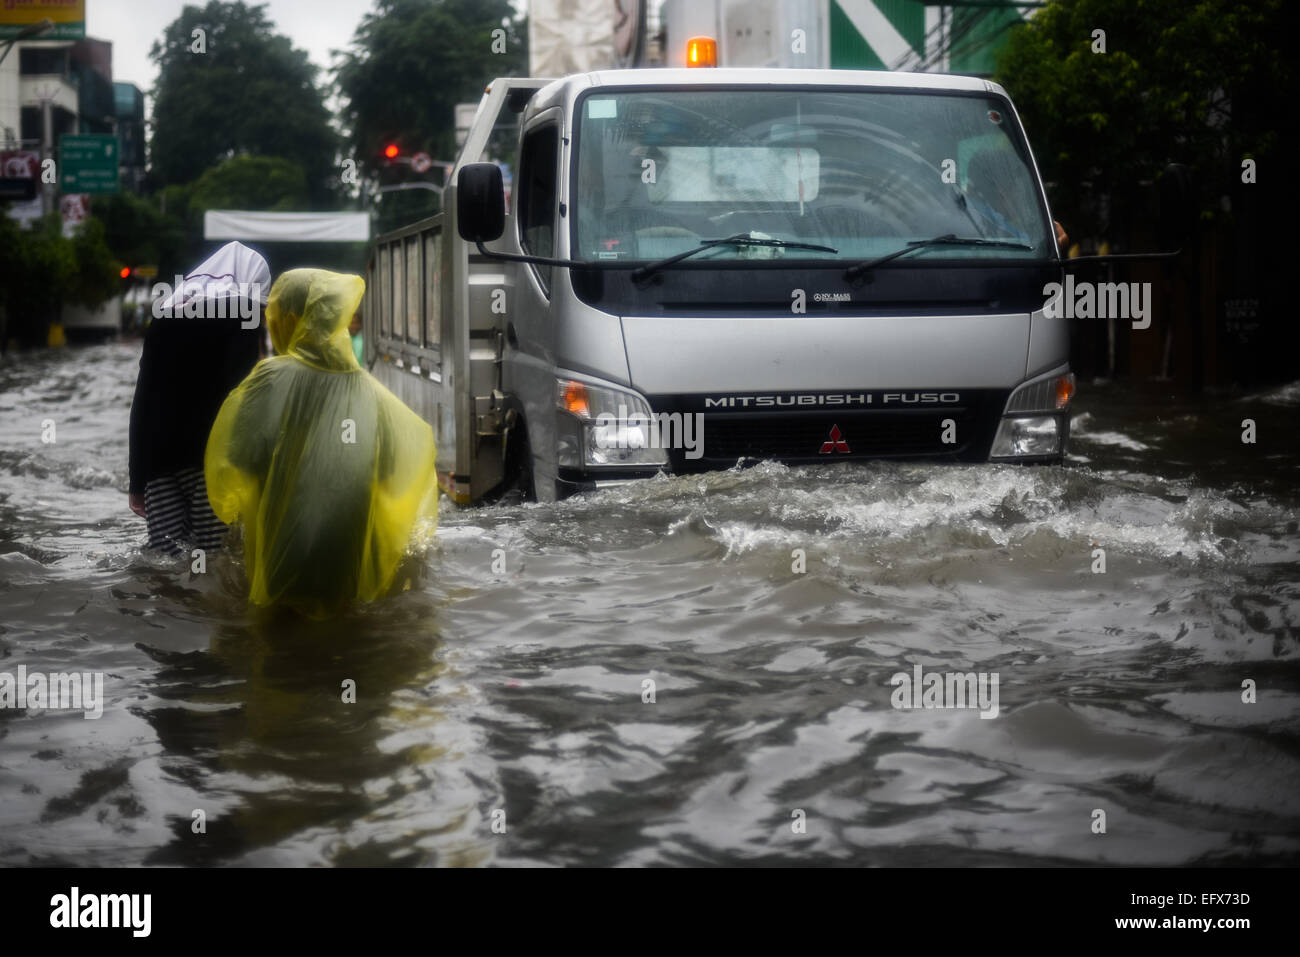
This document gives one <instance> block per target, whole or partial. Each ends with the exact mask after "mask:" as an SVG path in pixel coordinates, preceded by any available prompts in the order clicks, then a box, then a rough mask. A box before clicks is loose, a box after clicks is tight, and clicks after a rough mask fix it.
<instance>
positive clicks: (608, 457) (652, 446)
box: [556, 379, 668, 468]
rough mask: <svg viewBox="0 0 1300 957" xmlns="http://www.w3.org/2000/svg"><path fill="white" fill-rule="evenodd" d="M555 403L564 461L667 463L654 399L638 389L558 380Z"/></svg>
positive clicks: (637, 465)
mask: <svg viewBox="0 0 1300 957" xmlns="http://www.w3.org/2000/svg"><path fill="white" fill-rule="evenodd" d="M556 407H557V409H558V411H559V413H560V415H559V423H558V426H559V428H558V436H559V443H558V448H557V454H558V462H559V464H560V466H562V467H566V468H584V467H591V468H600V467H610V466H614V467H618V466H622V467H632V468H659V467H661V466H664V465H667V464H668V454H667V452H665V451H664V449H662V448H660V447H659V443H658V441H657V439H658V433H657V431H656V428H655V419H654V416H653V414H652V413H651V412H650V404H649V403H648V402H646V400H645V399H643V398H642V397H641V396H639V395H637V394H636V393H635V392H624V391H622V390H620V389H610V388H607V387H604V386H597V385H592V384H591V383H589V382H579V381H577V380H575V379H557V380H556Z"/></svg>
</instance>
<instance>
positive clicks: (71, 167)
mask: <svg viewBox="0 0 1300 957" xmlns="http://www.w3.org/2000/svg"><path fill="white" fill-rule="evenodd" d="M59 172H60V174H61V175H60V176H59V186H60V188H61V189H62V190H63V192H65V193H116V192H117V137H116V136H114V135H113V134H112V133H81V134H75V135H74V134H68V135H66V136H60V137H59Z"/></svg>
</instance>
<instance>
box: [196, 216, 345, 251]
mask: <svg viewBox="0 0 1300 957" xmlns="http://www.w3.org/2000/svg"><path fill="white" fill-rule="evenodd" d="M203 238H204V239H238V240H256V241H261V242H314V243H350V242H368V241H369V239H370V214H369V213H265V212H253V211H244V210H237V209H210V210H208V211H207V212H206V213H205V214H204V215H203Z"/></svg>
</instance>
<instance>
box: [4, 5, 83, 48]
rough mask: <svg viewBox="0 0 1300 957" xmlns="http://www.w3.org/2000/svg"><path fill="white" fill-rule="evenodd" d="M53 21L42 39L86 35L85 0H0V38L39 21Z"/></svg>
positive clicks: (18, 31)
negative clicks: (51, 26)
mask: <svg viewBox="0 0 1300 957" xmlns="http://www.w3.org/2000/svg"><path fill="white" fill-rule="evenodd" d="M42 20H51V21H53V22H54V29H53V30H51V31H50V32H49V33H42V34H41V36H40V39H42V40H80V39H82V38H83V37H85V35H86V0H4V2H3V3H0V40H8V39H11V38H13V37H15V36H17V35H18V34H19V33H20V32H21V31H22V30H25V29H26V28H27V27H30V26H32V24H35V23H40V22H41V21H42Z"/></svg>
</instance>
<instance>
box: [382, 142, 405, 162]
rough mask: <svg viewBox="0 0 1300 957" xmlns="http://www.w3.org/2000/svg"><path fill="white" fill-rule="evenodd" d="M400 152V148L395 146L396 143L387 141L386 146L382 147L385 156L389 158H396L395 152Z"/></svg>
mask: <svg viewBox="0 0 1300 957" xmlns="http://www.w3.org/2000/svg"><path fill="white" fill-rule="evenodd" d="M400 152H401V150H399V149H398V148H397V144H396V143H389V144H388V145H387V146H385V147H384V155H385V156H387V157H388V158H389V159H396V158H397V154H398V153H400Z"/></svg>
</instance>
